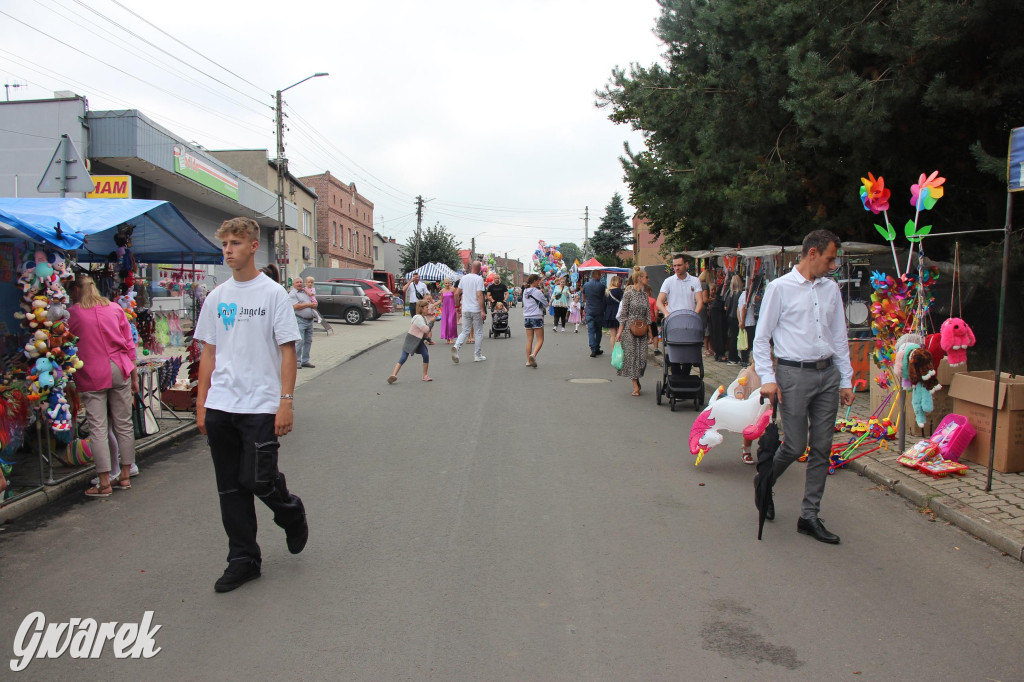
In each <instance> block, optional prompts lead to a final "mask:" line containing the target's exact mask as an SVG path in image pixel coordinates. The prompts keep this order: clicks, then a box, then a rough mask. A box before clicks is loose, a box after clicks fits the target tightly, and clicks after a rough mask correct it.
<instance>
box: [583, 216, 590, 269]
mask: <svg viewBox="0 0 1024 682" xmlns="http://www.w3.org/2000/svg"><path fill="white" fill-rule="evenodd" d="M589 251H590V207H589V206H584V207H583V258H584V260H586V258H587V256H588V255H589Z"/></svg>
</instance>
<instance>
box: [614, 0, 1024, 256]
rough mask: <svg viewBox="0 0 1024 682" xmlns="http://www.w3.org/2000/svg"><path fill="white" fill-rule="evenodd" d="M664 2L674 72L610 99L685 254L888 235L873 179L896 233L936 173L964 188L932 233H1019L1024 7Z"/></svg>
mask: <svg viewBox="0 0 1024 682" xmlns="http://www.w3.org/2000/svg"><path fill="white" fill-rule="evenodd" d="M659 4H660V5H661V7H662V14H661V16H660V18H659V19H658V20H657V22H656V29H655V32H656V34H657V35H658V36H659V38H660V39H661V40H662V41H664V43H665V45H666V50H665V53H664V55H665V63H664V64H654V65H652V66H642V65H637V64H634V65H632V66H631V67H630V68H629V70H628V72H627V71H626V70H624V69H616V70H614V71H613V73H612V77H611V80H610V81H609V83H608V84H607V85H606V87H605V88H604V89H603V90H601V91H599V92H598V93H597V97H598V106H606V107H608V108H609V109H610V110H611V111H610V116H609V117H610V118H611V120H613V121H615V122H618V123H628V124H630V125H631V126H632V127H633V128H635V129H638V130H640V131H642V132H643V134H644V136H645V144H644V148H643V149H641V150H635V151H634V150H633V149H631V148H630V147H629V146H628V145H627V146H626V149H625V155H624V156H623V157H622V164H623V167H624V169H625V173H626V180H627V183H628V185H629V187H630V203H631V204H632V205H633V206H635V207H636V208H637V211H638V212H639V213H640V214H641V215H643V216H645V217H646V218H648V219H649V220H650V221H651V229H652V231H653V232H655V233H661V234H664V235H665V236H666V238H667V239H668V240H669V242H670V243H672V244H673V245H675V246H685V247H690V248H703V247H709V246H720V245H730V246H731V245H735V244H737V243H743V244H759V243H780V242H783V243H788V244H792V243H796V242H797V241H799V239H800V238H801V237H802V236H803V235H804V234H805V233H806V232H808V231H809V230H811V229H816V228H828V229H832V230H834V231H835V232H837V233H838V234H839V235H840V236H842V237H843V238H848V239H862V240H872V241H876V240H877V236H876V235H875V233H874V228H873V227H872V225H873V223H874V222H880V221H879V220H876V219H873V218H874V216H871V215H865V212H864V209H863V207H862V206H861V204H860V201H859V197H858V186H859V184H860V183H859V179H860V178H861V177H862V176H863V177H866V176H867V173H868V172H869V171H870V172H873V173H874V174H875V175H879V174H883V175H884V176H885V180H886V183H885V184H886V186H887V187H888V188H890V189H891V190H892V199H891V208H890V218H891V220H892V221H893V223H894V224H896V225H902V222H903V220H905V219H906V218H907V217H912V215H910V214H911V213H912V211H913V209H912V207H911V205H910V192H909V186H910V185H911V184H912V183H915V182H917V178H918V176H919V175H920V174H921V173H922V172H923V173H930V172H931V171H933V170H936V169H939V170H940V171H941V174H942V175H943V176H945V177H947V178H948V180H947V182H946V185H945V187H946V197H947V198H945V199H944V200H943V202H941V203H940V204H939V205H938V207H937V208H936V209H935V210H934V211H933V212H932V214H931V215H929V216H928V219H929V222H930V223H933V224H934V225H935V229H934V232H942V231H953V230H955V229H963V228H964V227H966V226H970V227H978V228H981V227H998V226H1001V225H1002V224H1003V214H1004V211H1005V205H1006V198H1005V193H1006V160H1005V150H1006V147H1007V140H1008V136H1009V130H1010V128H1011V127H1013V126H1014V125H1021V122H1022V121H1024V81H1022V80H1021V79H1019V78H1014V77H1013V76H1012V74H1015V73H1020V72H1021V70H1022V69H1024V47H1021V43H1020V40H1019V27H1020V26H1021V25H1024V4H1022V3H1001V2H984V1H969V2H964V1H963V0H927V1H926V0H878V2H870V3H857V2H854V3H851V2H845V1H841V0H822V2H817V3H810V2H806V1H805V0H772V1H768V0H715V1H714V2H711V1H710V0H659ZM997 45H998V46H1002V47H1000V48H999V49H994V48H993V46H997ZM1004 48H1005V49H1004ZM595 239H596V236H595ZM940 242H942V240H933V241H932V242H931V243H929V246H930V247H931V248H932V249H933V250H936V249H938V248H944V247H945V244H941V243H940ZM595 250H598V251H600V250H601V249H598V248H597V246H596V245H595Z"/></svg>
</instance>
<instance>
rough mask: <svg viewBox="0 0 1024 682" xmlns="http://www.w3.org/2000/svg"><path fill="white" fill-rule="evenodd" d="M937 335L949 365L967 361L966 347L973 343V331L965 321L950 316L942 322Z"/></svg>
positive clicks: (954, 365)
mask: <svg viewBox="0 0 1024 682" xmlns="http://www.w3.org/2000/svg"><path fill="white" fill-rule="evenodd" d="M939 335H940V336H941V337H942V338H941V345H942V349H943V350H944V351H946V357H948V358H949V366H950V367H957V366H959V365H962V364H964V363H965V362H967V349H968V348H970V347H971V346H973V345H974V332H973V331H971V328H970V327H969V326H968V324H967V323H966V322H964V321H963V320H961V319H960V318H959V317H951V318H949V319H948V320H946V321H945V322H943V323H942V327H940V328H939Z"/></svg>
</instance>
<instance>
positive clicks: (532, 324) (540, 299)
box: [523, 275, 548, 368]
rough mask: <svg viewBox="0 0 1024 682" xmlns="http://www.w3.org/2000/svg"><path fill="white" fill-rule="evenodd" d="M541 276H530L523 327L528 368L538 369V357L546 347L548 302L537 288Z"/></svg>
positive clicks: (524, 301) (524, 306)
mask: <svg viewBox="0 0 1024 682" xmlns="http://www.w3.org/2000/svg"><path fill="white" fill-rule="evenodd" d="M538 282H540V275H530V277H529V279H527V280H526V288H525V289H523V326H524V327H525V328H526V366H527V367H533V368H536V367H537V356H538V355H539V354H540V349H541V347H543V346H544V310H545V309H546V308H547V307H548V300H547V298H545V297H544V292H543V291H541V290H540V288H539V287H538V286H537V284H538Z"/></svg>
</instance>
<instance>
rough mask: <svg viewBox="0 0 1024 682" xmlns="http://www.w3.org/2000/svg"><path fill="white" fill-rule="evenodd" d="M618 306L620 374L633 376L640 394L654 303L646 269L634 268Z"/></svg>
mask: <svg viewBox="0 0 1024 682" xmlns="http://www.w3.org/2000/svg"><path fill="white" fill-rule="evenodd" d="M630 282H631V286H629V287H628V288H627V289H626V290H625V291H624V292H623V294H622V304H621V306H619V316H618V321H619V327H618V330H617V336H616V337H615V339H614V340H616V341H618V342H619V343H621V344H622V354H623V358H622V369H620V370H616V374H618V375H619V376H620V377H627V378H629V379H632V380H633V395H634V396H637V395H640V377H642V376H643V375H644V370H646V369H647V344H648V341H649V339H650V333H651V331H650V330H651V305H650V301H649V299H648V297H647V272H646V271H645V270H643V269H642V268H639V267H637V268H634V269H633V276H632V277H631V278H630Z"/></svg>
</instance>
